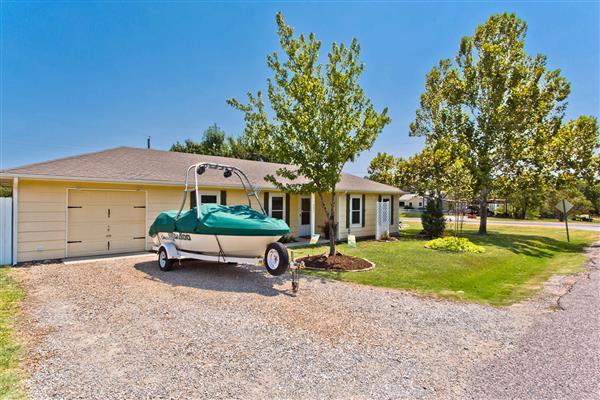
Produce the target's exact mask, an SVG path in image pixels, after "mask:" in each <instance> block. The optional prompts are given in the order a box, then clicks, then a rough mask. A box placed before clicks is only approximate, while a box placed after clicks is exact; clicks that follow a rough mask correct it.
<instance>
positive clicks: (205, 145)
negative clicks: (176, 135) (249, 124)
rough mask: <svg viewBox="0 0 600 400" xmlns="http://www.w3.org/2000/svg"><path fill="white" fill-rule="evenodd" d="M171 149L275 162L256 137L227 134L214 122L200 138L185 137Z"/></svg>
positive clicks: (270, 153)
mask: <svg viewBox="0 0 600 400" xmlns="http://www.w3.org/2000/svg"><path fill="white" fill-rule="evenodd" d="M170 150H171V151H177V152H180V153H194V154H205V155H210V156H222V157H232V158H241V159H244V160H256V161H266V162H276V161H278V160H276V159H275V156H274V154H273V153H272V152H269V151H267V150H266V149H265V148H264V147H263V146H261V145H260V144H259V143H258V141H257V140H256V139H254V138H253V137H250V136H248V135H246V134H243V135H241V136H232V135H227V134H226V133H225V131H224V130H223V129H221V128H220V127H219V126H218V125H217V124H216V123H215V124H213V125H211V126H209V127H208V128H207V129H206V130H205V131H204V132H203V133H202V135H201V137H200V140H193V139H186V140H185V141H184V142H183V143H180V142H177V143H175V144H173V145H172V146H171V149H170Z"/></svg>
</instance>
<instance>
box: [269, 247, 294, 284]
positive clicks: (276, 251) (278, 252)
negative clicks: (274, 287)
mask: <svg viewBox="0 0 600 400" xmlns="http://www.w3.org/2000/svg"><path fill="white" fill-rule="evenodd" d="M264 261H265V268H266V269H267V272H268V273H269V274H271V275H273V276H279V275H281V274H283V273H285V271H287V269H288V267H289V266H290V257H289V256H288V251H287V248H286V247H285V246H284V245H283V244H281V243H279V242H275V243H271V244H269V245H268V246H267V250H266V251H265V260H264Z"/></svg>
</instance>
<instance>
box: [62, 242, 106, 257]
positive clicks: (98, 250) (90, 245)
mask: <svg viewBox="0 0 600 400" xmlns="http://www.w3.org/2000/svg"><path fill="white" fill-rule="evenodd" d="M67 252H68V255H69V257H81V256H93V255H100V254H106V253H108V245H107V241H105V240H104V241H100V240H96V241H91V240H88V241H85V242H80V243H67Z"/></svg>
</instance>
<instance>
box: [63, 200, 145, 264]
mask: <svg viewBox="0 0 600 400" xmlns="http://www.w3.org/2000/svg"><path fill="white" fill-rule="evenodd" d="M145 200H146V196H145V193H144V192H130V191H107V190H72V191H69V204H68V206H69V209H68V218H69V220H68V235H67V252H68V256H69V257H77V256H86V255H100V254H111V253H124V252H129V251H141V250H144V249H145V244H146V226H145V225H146V208H145V207H146V204H145Z"/></svg>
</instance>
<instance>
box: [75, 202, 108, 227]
mask: <svg viewBox="0 0 600 400" xmlns="http://www.w3.org/2000/svg"><path fill="white" fill-rule="evenodd" d="M107 221H108V207H106V205H105V206H90V205H87V204H86V205H85V206H81V208H69V222H73V223H80V222H107Z"/></svg>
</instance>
